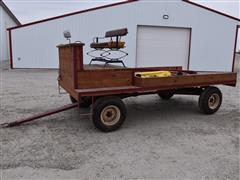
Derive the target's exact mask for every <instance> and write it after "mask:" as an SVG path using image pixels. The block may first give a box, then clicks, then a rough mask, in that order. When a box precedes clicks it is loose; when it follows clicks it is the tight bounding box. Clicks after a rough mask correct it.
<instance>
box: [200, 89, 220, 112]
mask: <svg viewBox="0 0 240 180" xmlns="http://www.w3.org/2000/svg"><path fill="white" fill-rule="evenodd" d="M215 93H216V94H218V96H219V97H220V100H219V104H218V106H217V107H216V108H215V109H211V108H209V106H208V100H209V98H210V97H211V95H212V94H215ZM221 104H222V93H221V91H220V90H219V89H218V88H217V87H214V86H209V87H207V88H205V89H204V90H203V92H202V93H201V95H200V97H199V100H198V106H199V109H200V111H201V112H202V113H204V114H214V113H215V112H217V111H218V110H219V108H220V106H221Z"/></svg>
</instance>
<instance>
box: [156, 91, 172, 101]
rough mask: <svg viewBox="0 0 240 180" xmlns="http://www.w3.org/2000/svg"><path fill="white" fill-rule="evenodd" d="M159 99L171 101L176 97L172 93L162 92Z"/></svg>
mask: <svg viewBox="0 0 240 180" xmlns="http://www.w3.org/2000/svg"><path fill="white" fill-rule="evenodd" d="M158 95H159V97H160V98H161V99H163V100H169V99H171V98H172V97H173V96H174V93H171V92H162V93H158Z"/></svg>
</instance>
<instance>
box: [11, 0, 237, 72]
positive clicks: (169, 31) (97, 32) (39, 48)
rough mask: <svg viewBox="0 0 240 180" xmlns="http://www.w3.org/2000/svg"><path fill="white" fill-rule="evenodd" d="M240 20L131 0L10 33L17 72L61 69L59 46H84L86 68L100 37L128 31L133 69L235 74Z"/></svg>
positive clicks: (180, 5) (187, 6)
mask: <svg viewBox="0 0 240 180" xmlns="http://www.w3.org/2000/svg"><path fill="white" fill-rule="evenodd" d="M239 22H240V20H239V19H237V18H235V17H231V16H229V15H226V14H223V13H221V12H217V11H215V10H212V9H209V8H206V7H205V6H201V5H199V4H196V3H193V2H190V1H186V0H178V1H176V0H174V1H144V0H130V1H125V2H120V3H115V4H111V5H106V6H103V7H98V8H93V9H88V10H84V11H79V12H75V13H71V14H67V15H63V16H59V17H54V18H50V19H46V20H41V21H38V22H33V23H29V24H25V25H22V26H18V27H14V28H11V29H9V33H10V35H11V36H10V37H11V39H12V41H11V44H10V45H11V48H12V54H11V62H12V67H13V68H58V52H57V48H56V45H58V44H61V43H67V41H66V40H65V39H64V37H63V35H62V33H63V31H64V30H70V31H71V34H72V41H79V40H80V41H82V42H84V43H85V44H86V45H85V47H84V52H85V55H84V62H85V63H88V62H89V61H90V57H88V56H87V55H86V52H87V51H89V50H90V48H89V45H90V43H91V42H92V39H93V37H95V36H104V34H105V32H106V31H108V30H114V29H118V28H128V31H129V34H128V35H127V36H126V37H124V40H125V41H126V49H125V50H126V51H127V52H128V53H129V56H128V57H127V58H126V59H125V61H124V62H125V64H126V65H127V66H129V67H144V66H148V67H149V66H171V65H173V66H176V65H179V66H183V68H184V69H190V70H204V71H208V70H211V71H232V70H233V66H234V56H235V51H236V46H237V45H236V44H237V43H236V42H237V34H238V33H237V32H238V28H239V26H238V25H239Z"/></svg>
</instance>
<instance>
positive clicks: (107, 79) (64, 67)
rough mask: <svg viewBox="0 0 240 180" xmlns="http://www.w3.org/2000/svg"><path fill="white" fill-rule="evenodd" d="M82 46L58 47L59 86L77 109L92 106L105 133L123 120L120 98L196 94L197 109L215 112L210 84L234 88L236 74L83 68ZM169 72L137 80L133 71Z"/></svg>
mask: <svg viewBox="0 0 240 180" xmlns="http://www.w3.org/2000/svg"><path fill="white" fill-rule="evenodd" d="M83 46H84V44H82V43H72V44H66V45H59V46H58V48H59V78H58V80H59V85H60V86H61V87H62V88H63V89H65V90H66V91H67V92H68V93H69V94H70V98H71V100H72V102H73V103H77V104H78V106H79V107H83V106H84V107H88V106H90V105H91V107H92V119H93V123H94V125H95V126H96V127H97V128H98V129H100V130H102V131H105V132H108V131H113V130H116V129H118V128H119V127H120V126H121V125H122V124H123V122H124V120H125V119H126V108H125V105H124V103H123V101H122V99H123V98H126V97H130V96H138V95H144V94H159V96H160V97H161V98H162V99H165V100H167V99H170V98H171V97H172V96H173V95H174V94H186V95H198V96H200V97H199V108H200V110H201V111H202V112H203V113H205V114H213V113H215V112H216V111H217V110H218V109H219V107H220V106H221V102H222V94H221V91H220V90H219V89H218V88H217V87H214V86H213V85H220V84H223V85H228V86H236V81H237V74H236V73H231V72H230V73H226V72H196V71H189V70H183V69H182V67H152V68H123V67H117V66H107V67H105V68H103V66H101V65H84V64H83ZM163 70H167V71H170V72H171V74H172V75H171V76H168V77H160V78H159V77H153V78H141V77H137V76H136V73H137V72H148V71H163Z"/></svg>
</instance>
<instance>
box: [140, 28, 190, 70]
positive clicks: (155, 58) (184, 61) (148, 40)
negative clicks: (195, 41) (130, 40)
mask: <svg viewBox="0 0 240 180" xmlns="http://www.w3.org/2000/svg"><path fill="white" fill-rule="evenodd" d="M190 35H191V30H190V29H187V28H168V27H152V26H138V30H137V62H136V65H137V67H156V66H182V67H183V68H184V69H187V68H188V59H189V49H190V48H189V47H190V46H189V44H190Z"/></svg>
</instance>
